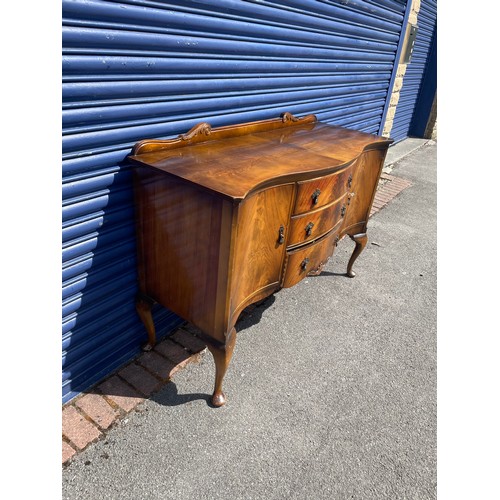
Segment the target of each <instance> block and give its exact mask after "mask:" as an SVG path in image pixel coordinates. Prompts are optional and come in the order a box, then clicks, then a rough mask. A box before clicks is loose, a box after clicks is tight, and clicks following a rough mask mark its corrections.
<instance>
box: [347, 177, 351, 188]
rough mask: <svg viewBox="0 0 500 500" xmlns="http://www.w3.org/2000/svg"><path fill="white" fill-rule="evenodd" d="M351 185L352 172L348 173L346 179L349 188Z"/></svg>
mask: <svg viewBox="0 0 500 500" xmlns="http://www.w3.org/2000/svg"><path fill="white" fill-rule="evenodd" d="M351 186H352V174H350V175H349V179H347V187H348V188H350V187H351Z"/></svg>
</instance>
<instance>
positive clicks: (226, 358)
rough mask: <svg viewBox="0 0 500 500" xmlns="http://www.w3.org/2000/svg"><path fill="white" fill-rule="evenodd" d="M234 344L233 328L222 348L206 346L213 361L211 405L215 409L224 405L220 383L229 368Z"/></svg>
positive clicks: (224, 397) (234, 333) (224, 399)
mask: <svg viewBox="0 0 500 500" xmlns="http://www.w3.org/2000/svg"><path fill="white" fill-rule="evenodd" d="M235 343H236V330H235V329H234V328H233V329H232V330H231V332H230V333H229V334H228V335H227V337H226V343H225V345H223V346H222V347H215V346H213V345H210V344H207V348H208V350H209V351H210V352H211V353H212V356H213V357H214V361H215V386H214V393H213V395H212V404H213V405H214V406H217V407H219V406H223V405H224V404H226V396H225V394H224V392H222V381H223V379H224V375H225V374H226V371H227V368H228V366H229V362H230V361H231V356H232V355H233V350H234V345H235Z"/></svg>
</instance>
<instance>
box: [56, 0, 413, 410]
mask: <svg viewBox="0 0 500 500" xmlns="http://www.w3.org/2000/svg"><path fill="white" fill-rule="evenodd" d="M404 11H405V2H403V1H396V0H372V1H369V0H366V1H362V0H353V1H349V2H345V1H328V2H327V1H324V2H320V1H312V0H303V1H293V0H292V1H229V0H211V1H172V2H168V1H165V2H160V1H122V2H118V1H97V0H76V1H69V0H64V1H63V33H62V37H63V87H62V92H63V115H62V118H63V134H64V136H63V400H64V401H67V400H69V399H71V397H73V396H74V395H76V394H78V393H79V392H81V391H82V390H84V389H85V388H87V387H89V386H90V385H91V384H93V383H94V382H96V381H97V380H99V379H100V378H102V377H103V376H104V375H106V374H107V373H109V372H111V371H112V370H113V369H115V368H117V367H118V366H119V365H120V364H122V363H123V362H124V361H126V360H127V359H130V358H131V357H132V356H133V355H134V354H136V353H137V352H138V350H139V345H140V343H141V341H143V340H144V339H145V333H144V331H143V328H142V325H141V324H140V323H139V321H138V319H137V317H136V314H135V310H134V295H135V292H136V271H135V235H134V226H133V196H132V184H131V172H130V169H129V168H128V167H127V166H126V165H125V164H124V159H125V157H126V156H127V154H128V153H130V149H131V147H132V145H133V144H134V143H135V142H136V141H138V140H140V139H144V138H167V137H172V136H175V135H177V134H179V133H183V132H185V131H187V130H188V129H189V128H191V127H192V126H193V125H195V124H196V123H198V122H200V121H205V120H207V121H210V123H211V124H212V125H214V126H220V125H226V124H230V123H239V122H245V121H250V120H260V119H266V118H274V117H276V116H278V115H279V114H280V113H281V112H283V111H291V112H292V113H294V114H297V115H303V114H307V113H315V114H317V116H318V118H319V119H320V120H323V121H326V122H329V123H335V124H339V125H344V126H347V127H352V128H355V129H358V130H363V131H367V132H373V133H377V132H378V130H379V128H380V125H381V117H382V112H383V109H384V104H385V102H386V97H387V89H388V86H389V82H390V78H391V73H392V70H393V67H394V58H395V53H396V50H397V47H398V42H399V38H400V32H401V26H402V21H403V15H404ZM156 319H157V322H158V325H159V330H160V333H163V334H165V333H167V332H169V331H170V330H171V329H172V328H173V327H175V326H176V325H178V324H179V319H178V318H177V317H175V316H174V315H173V314H171V313H170V312H169V311H166V310H164V309H161V308H158V309H157V311H156Z"/></svg>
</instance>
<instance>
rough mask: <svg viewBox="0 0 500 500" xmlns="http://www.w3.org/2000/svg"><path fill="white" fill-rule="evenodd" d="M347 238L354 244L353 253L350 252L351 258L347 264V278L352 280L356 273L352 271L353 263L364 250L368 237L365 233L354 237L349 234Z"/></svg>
mask: <svg viewBox="0 0 500 500" xmlns="http://www.w3.org/2000/svg"><path fill="white" fill-rule="evenodd" d="M349 238H351V240H353V241H354V242H355V243H356V246H355V247H354V252H352V255H351V258H350V259H349V263H348V264H347V276H349V278H354V276H356V273H355V272H354V271H353V270H352V266H353V264H354V261H355V260H356V259H357V258H358V257H359V254H360V253H361V252H362V251H363V249H364V248H365V246H366V242H367V241H368V237H367V236H366V233H360V234H354V235H351V234H350V235H349Z"/></svg>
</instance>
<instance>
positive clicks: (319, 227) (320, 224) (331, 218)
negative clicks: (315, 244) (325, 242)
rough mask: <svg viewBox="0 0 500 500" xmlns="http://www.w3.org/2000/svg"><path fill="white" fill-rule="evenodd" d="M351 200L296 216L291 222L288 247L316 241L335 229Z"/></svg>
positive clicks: (343, 200) (345, 196)
mask: <svg viewBox="0 0 500 500" xmlns="http://www.w3.org/2000/svg"><path fill="white" fill-rule="evenodd" d="M348 201H349V198H348V196H347V195H344V196H342V198H340V199H339V200H337V201H335V202H334V203H331V204H330V205H327V206H326V207H323V208H320V209H318V210H313V211H311V212H307V213H306V214H303V215H296V216H294V217H292V219H291V221H290V230H289V233H290V234H289V235H288V246H295V245H299V244H302V243H306V242H308V241H312V240H316V239H318V238H320V237H321V236H323V235H324V234H326V233H327V232H328V231H330V229H332V228H333V227H335V226H336V225H337V224H338V223H339V222H340V220H342V218H343V217H344V216H345V214H346V212H347V204H348Z"/></svg>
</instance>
